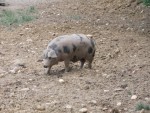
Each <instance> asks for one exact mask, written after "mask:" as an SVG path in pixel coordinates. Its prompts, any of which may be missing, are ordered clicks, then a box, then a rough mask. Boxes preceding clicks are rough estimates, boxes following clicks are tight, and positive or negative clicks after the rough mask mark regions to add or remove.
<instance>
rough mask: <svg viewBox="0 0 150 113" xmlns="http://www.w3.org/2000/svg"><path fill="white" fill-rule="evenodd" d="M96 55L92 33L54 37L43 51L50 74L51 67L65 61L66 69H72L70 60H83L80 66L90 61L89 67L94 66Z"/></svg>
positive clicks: (45, 65)
mask: <svg viewBox="0 0 150 113" xmlns="http://www.w3.org/2000/svg"><path fill="white" fill-rule="evenodd" d="M94 55H95V42H94V40H93V38H92V36H91V35H84V34H71V35H63V36H58V37H56V38H54V39H53V40H52V41H50V42H49V44H48V46H47V48H46V49H45V50H44V53H43V64H44V68H47V69H48V70H47V74H50V70H51V67H52V66H53V65H55V64H58V62H61V61H64V64H65V71H66V72H68V71H69V70H70V68H69V63H70V62H77V61H80V62H81V66H80V68H82V67H83V65H84V63H85V62H86V61H88V67H89V68H92V61H93V58H94Z"/></svg>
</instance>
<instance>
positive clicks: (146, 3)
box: [142, 0, 150, 6]
mask: <svg viewBox="0 0 150 113" xmlns="http://www.w3.org/2000/svg"><path fill="white" fill-rule="evenodd" d="M142 2H143V3H144V5H146V6H150V0H142Z"/></svg>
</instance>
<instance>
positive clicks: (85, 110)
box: [79, 108, 88, 113]
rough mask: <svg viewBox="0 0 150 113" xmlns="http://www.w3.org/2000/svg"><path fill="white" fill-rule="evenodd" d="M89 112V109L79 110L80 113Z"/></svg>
mask: <svg viewBox="0 0 150 113" xmlns="http://www.w3.org/2000/svg"><path fill="white" fill-rule="evenodd" d="M87 111H88V110H87V108H81V109H80V110H79V112H80V113H87Z"/></svg>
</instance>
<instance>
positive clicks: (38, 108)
mask: <svg viewBox="0 0 150 113" xmlns="http://www.w3.org/2000/svg"><path fill="white" fill-rule="evenodd" d="M36 109H37V110H39V111H44V110H45V106H43V105H37V106H36Z"/></svg>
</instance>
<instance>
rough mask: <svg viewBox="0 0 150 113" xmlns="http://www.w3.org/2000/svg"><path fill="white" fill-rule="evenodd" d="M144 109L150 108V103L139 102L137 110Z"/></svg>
mask: <svg viewBox="0 0 150 113" xmlns="http://www.w3.org/2000/svg"><path fill="white" fill-rule="evenodd" d="M142 109H144V110H150V105H147V104H146V105H145V104H143V103H138V104H137V105H136V110H137V111H139V110H142Z"/></svg>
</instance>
